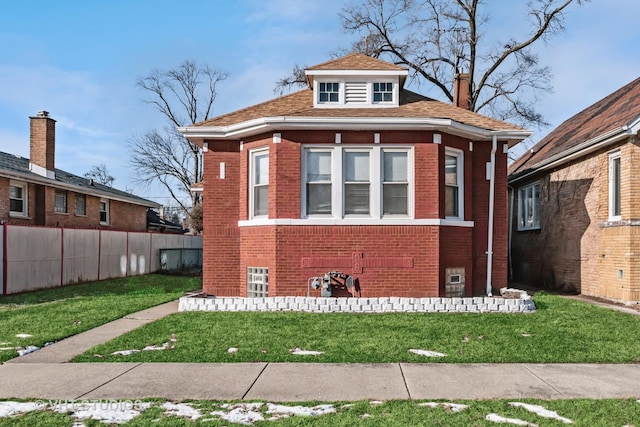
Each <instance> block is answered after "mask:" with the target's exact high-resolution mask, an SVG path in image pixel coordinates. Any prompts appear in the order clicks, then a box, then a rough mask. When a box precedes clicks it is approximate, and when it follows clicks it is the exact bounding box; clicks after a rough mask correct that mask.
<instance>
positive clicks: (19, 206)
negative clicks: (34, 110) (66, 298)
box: [0, 111, 160, 231]
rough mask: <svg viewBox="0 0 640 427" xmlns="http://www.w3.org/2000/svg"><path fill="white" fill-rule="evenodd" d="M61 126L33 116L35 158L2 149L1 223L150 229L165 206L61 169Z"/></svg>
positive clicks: (45, 117) (46, 116)
mask: <svg viewBox="0 0 640 427" xmlns="http://www.w3.org/2000/svg"><path fill="white" fill-rule="evenodd" d="M55 124H56V121H55V120H53V119H52V118H51V117H49V113H48V112H46V111H40V112H39V113H38V114H37V115H36V116H33V117H30V129H31V137H30V139H31V141H30V156H29V157H30V158H29V159H25V158H24V157H20V156H16V155H13V154H9V153H2V152H0V194H1V195H2V197H0V221H2V222H4V223H10V224H17V225H38V226H46V227H73V228H102V229H109V230H123V231H146V230H147V209H149V208H159V207H160V205H159V204H157V203H155V202H152V201H149V200H146V199H143V198H141V197H138V196H135V195H133V194H129V193H126V192H124V191H120V190H117V189H115V188H112V187H109V186H106V185H102V184H99V183H97V182H93V181H92V180H89V179H87V178H84V177H80V176H77V175H74V174H71V173H69V172H65V171H63V170H61V169H56V167H55V142H56V140H55Z"/></svg>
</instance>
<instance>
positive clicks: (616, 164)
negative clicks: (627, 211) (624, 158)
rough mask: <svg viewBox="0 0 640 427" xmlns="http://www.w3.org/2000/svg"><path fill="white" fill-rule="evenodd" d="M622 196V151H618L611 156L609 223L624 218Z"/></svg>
mask: <svg viewBox="0 0 640 427" xmlns="http://www.w3.org/2000/svg"><path fill="white" fill-rule="evenodd" d="M620 196H621V190H620V151H616V152H613V153H611V154H609V221H619V220H620V218H621V216H622V210H621V206H620V205H621V203H620V198H621V197H620Z"/></svg>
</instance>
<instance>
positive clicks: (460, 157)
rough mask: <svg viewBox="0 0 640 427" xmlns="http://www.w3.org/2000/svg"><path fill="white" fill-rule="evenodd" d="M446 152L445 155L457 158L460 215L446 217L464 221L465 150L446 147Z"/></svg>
mask: <svg viewBox="0 0 640 427" xmlns="http://www.w3.org/2000/svg"><path fill="white" fill-rule="evenodd" d="M444 152H445V155H449V156H453V157H455V158H456V180H457V182H458V215H455V216H453V215H451V216H445V218H446V219H453V220H460V221H464V151H462V150H458V149H457V148H452V147H445V150H444ZM445 187H446V184H445ZM445 197H446V196H445Z"/></svg>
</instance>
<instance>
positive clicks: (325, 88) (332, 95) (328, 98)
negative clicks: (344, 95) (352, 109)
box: [318, 82, 340, 103]
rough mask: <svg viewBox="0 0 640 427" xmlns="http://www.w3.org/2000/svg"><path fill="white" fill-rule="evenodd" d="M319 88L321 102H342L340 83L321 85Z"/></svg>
mask: <svg viewBox="0 0 640 427" xmlns="http://www.w3.org/2000/svg"><path fill="white" fill-rule="evenodd" d="M318 86H319V87H318V89H319V91H318V101H319V102H321V103H326V102H339V101H340V83H334V82H330V83H319V84H318Z"/></svg>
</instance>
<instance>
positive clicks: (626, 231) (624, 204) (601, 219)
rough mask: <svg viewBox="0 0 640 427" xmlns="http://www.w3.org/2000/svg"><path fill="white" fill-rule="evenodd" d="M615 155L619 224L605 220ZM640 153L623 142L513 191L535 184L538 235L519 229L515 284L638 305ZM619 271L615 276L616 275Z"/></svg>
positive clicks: (514, 244)
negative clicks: (611, 156)
mask: <svg viewBox="0 0 640 427" xmlns="http://www.w3.org/2000/svg"><path fill="white" fill-rule="evenodd" d="M616 150H619V151H620V158H621V211H622V212H621V213H622V221H620V222H616V223H610V222H609V221H608V217H609V208H608V201H609V172H608V170H609V169H608V168H609V153H610V152H613V151H616ZM639 170H640V148H639V147H638V146H637V145H635V144H632V143H623V144H619V145H618V146H613V147H608V148H607V149H605V150H601V151H599V152H596V153H593V154H591V155H589V156H588V157H586V158H583V159H580V160H579V161H574V162H571V163H569V164H566V165H563V166H562V167H561V168H557V169H555V170H553V171H552V172H551V173H549V174H546V175H541V176H540V177H537V178H535V179H531V180H529V181H527V182H522V183H518V187H520V186H522V185H526V184H528V183H531V182H534V181H535V180H536V179H537V180H539V181H540V184H541V214H540V217H541V227H540V230H532V231H517V206H518V200H517V195H518V194H517V188H516V199H515V204H514V216H513V224H514V225H513V229H514V234H513V240H512V256H513V268H514V273H515V279H516V280H519V281H523V282H525V283H528V284H531V285H534V286H539V287H543V288H549V289H560V290H564V291H578V292H581V293H582V294H584V295H590V296H599V297H604V298H609V299H613V300H626V301H638V300H640V275H639V273H640V267H639V266H640V238H639V236H640V228H639V227H638V226H637V225H633V224H634V222H636V220H637V219H638V218H640V198H639V197H638V195H640V184H639V178H640V176H639V172H638V171H639ZM619 271H621V273H619Z"/></svg>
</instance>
